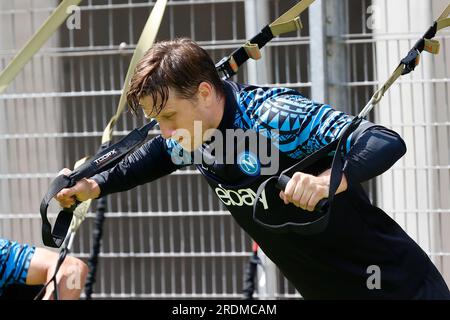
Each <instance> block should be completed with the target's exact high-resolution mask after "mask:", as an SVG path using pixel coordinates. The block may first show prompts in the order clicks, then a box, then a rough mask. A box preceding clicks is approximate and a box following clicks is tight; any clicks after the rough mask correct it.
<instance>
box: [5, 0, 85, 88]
mask: <svg viewBox="0 0 450 320" xmlns="http://www.w3.org/2000/svg"><path fill="white" fill-rule="evenodd" d="M81 1H82V0H64V1H62V2H61V4H60V5H59V6H58V7H57V8H56V9H55V11H53V13H52V14H51V15H50V16H49V17H48V18H47V20H45V22H44V23H43V24H42V26H41V27H40V28H39V30H38V31H37V32H36V33H35V34H34V35H33V37H32V38H31V39H30V40H28V42H27V43H26V44H25V46H24V47H23V48H22V49H21V50H20V51H19V53H18V54H17V55H16V56H15V57H14V59H12V60H11V62H10V63H9V64H8V66H7V67H6V68H5V69H4V70H3V71H2V72H1V73H0V94H1V93H2V92H4V91H5V90H6V88H8V85H9V84H10V83H11V82H12V81H13V80H14V78H15V77H16V76H17V74H18V73H19V72H20V71H21V70H22V68H23V67H24V66H25V65H26V64H27V62H28V61H29V60H30V59H31V58H32V57H33V55H34V54H35V53H36V52H37V51H39V49H40V48H41V47H42V46H43V45H44V43H46V42H47V40H48V39H49V38H50V37H51V36H52V35H53V33H55V31H56V30H57V29H58V28H59V26H60V25H61V24H62V23H63V22H64V21H65V20H66V19H67V17H68V16H69V15H70V14H71V11H70V10H68V9H69V8H70V7H71V6H76V5H78V4H79V3H80V2H81Z"/></svg>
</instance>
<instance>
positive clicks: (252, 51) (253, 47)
mask: <svg viewBox="0 0 450 320" xmlns="http://www.w3.org/2000/svg"><path fill="white" fill-rule="evenodd" d="M244 49H245V52H247V54H248V56H249V57H250V58H252V59H253V60H259V59H261V56H262V55H261V51H260V50H259V47H258V45H257V44H254V43H250V42H249V41H247V42H246V43H245V44H244Z"/></svg>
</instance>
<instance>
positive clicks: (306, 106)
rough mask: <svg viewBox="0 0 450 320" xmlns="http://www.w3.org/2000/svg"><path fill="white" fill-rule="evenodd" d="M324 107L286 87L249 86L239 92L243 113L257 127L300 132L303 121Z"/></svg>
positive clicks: (240, 107) (240, 106)
mask: <svg viewBox="0 0 450 320" xmlns="http://www.w3.org/2000/svg"><path fill="white" fill-rule="evenodd" d="M321 106H322V105H320V104H317V103H314V102H313V101H311V100H310V99H308V98H307V97H305V96H303V95H302V94H300V93H299V92H298V91H296V90H294V89H291V88H285V87H258V86H247V87H245V88H244V89H242V90H241V91H240V93H239V109H240V112H241V113H242V114H243V115H244V116H248V121H251V123H252V127H254V128H255V127H260V126H264V127H266V128H270V129H280V130H284V131H292V130H294V129H297V130H298V129H299V127H300V122H301V121H302V119H304V118H305V117H307V115H308V114H309V115H312V114H314V113H315V111H314V110H316V109H317V110H318V109H319V108H320V107H321Z"/></svg>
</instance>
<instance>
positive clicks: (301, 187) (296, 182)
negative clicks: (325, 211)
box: [280, 169, 347, 212]
mask: <svg viewBox="0 0 450 320" xmlns="http://www.w3.org/2000/svg"><path fill="white" fill-rule="evenodd" d="M330 175H331V169H328V170H327V171H325V172H323V173H322V174H320V175H319V176H318V177H316V176H313V175H310V174H306V173H302V172H296V173H295V174H294V175H293V176H292V178H291V180H290V181H289V182H288V184H287V186H286V189H285V190H284V191H281V192H280V198H281V199H282V200H283V201H284V203H285V204H289V203H292V204H294V205H295V206H297V207H299V208H301V209H303V210H306V211H311V212H312V211H314V208H315V207H316V205H317V204H318V203H319V201H320V200H322V199H324V198H327V197H328V193H329V183H330ZM345 190H347V179H346V178H345V175H344V176H343V177H342V181H341V185H340V186H339V188H338V190H337V192H336V194H338V193H340V192H343V191H345Z"/></svg>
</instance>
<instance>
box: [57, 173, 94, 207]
mask: <svg viewBox="0 0 450 320" xmlns="http://www.w3.org/2000/svg"><path fill="white" fill-rule="evenodd" d="M71 172H72V171H71V170H70V169H67V168H64V169H62V170H61V171H60V172H59V174H58V175H61V174H64V175H66V176H67V175H69V174H70V173H71ZM99 195H100V187H99V186H98V184H97V182H95V181H94V180H92V179H82V180H80V181H78V182H77V184H76V185H74V186H73V187H72V188H66V189H62V190H61V191H60V192H59V193H58V194H57V195H56V196H55V199H56V200H57V201H58V202H59V204H60V205H61V207H63V208H70V207H71V206H73V205H74V204H75V200H78V201H86V200H89V199H95V198H98V196H99Z"/></svg>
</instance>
